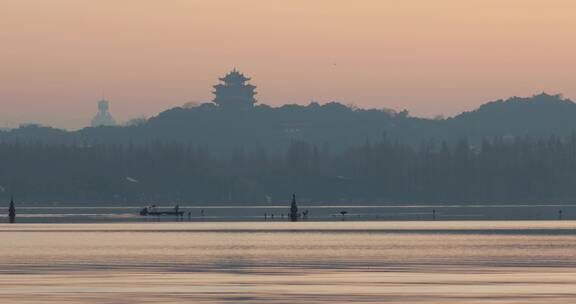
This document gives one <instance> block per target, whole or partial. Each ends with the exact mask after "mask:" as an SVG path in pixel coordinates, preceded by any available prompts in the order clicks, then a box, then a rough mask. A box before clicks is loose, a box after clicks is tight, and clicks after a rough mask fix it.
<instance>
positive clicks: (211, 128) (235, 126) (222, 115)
mask: <svg viewBox="0 0 576 304" xmlns="http://www.w3.org/2000/svg"><path fill="white" fill-rule="evenodd" d="M574 131H576V104H575V103H574V102H572V101H571V100H569V99H564V98H563V97H562V96H561V95H550V94H546V93H542V94H539V95H535V96H531V97H525V98H522V97H512V98H509V99H506V100H497V101H493V102H489V103H486V104H484V105H482V106H480V107H479V108H478V109H476V110H473V111H470V112H464V113H462V114H459V115H457V116H454V117H450V118H446V119H427V118H418V117H411V116H409V115H408V113H407V112H406V111H403V112H399V113H397V112H393V111H387V110H375V109H356V108H351V107H348V106H345V105H342V104H340V103H336V102H332V103H328V104H324V105H320V104H318V103H310V104H309V105H306V106H301V105H284V106H281V107H270V106H267V105H258V106H255V107H253V108H250V109H237V110H234V111H232V110H225V109H222V108H220V107H218V106H217V105H215V104H212V103H206V104H202V105H199V106H197V107H177V108H173V109H169V110H166V111H164V112H162V113H160V114H159V115H157V116H156V117H153V118H150V119H148V120H146V121H143V122H142V123H140V124H138V125H132V126H117V127H97V128H91V127H89V128H84V129H82V130H79V131H64V130H59V129H54V128H49V127H41V126H36V125H29V126H23V127H20V128H18V129H13V130H5V131H1V132H0V139H1V140H2V141H5V142H16V141H17V142H21V143H44V144H73V143H75V144H89V145H93V144H102V143H110V144H146V143H151V142H167V143H172V142H179V143H184V144H192V145H195V146H201V147H206V148H209V149H211V150H212V151H230V150H231V149H234V148H240V147H242V148H249V149H259V148H266V149H269V150H272V151H273V150H282V149H284V148H286V147H287V146H288V145H289V144H290V143H291V142H294V141H306V142H310V143H314V144H316V145H318V146H326V147H329V148H332V149H342V148H346V147H349V146H353V145H357V144H362V143H364V142H366V141H375V140H378V139H380V138H381V137H382V136H384V135H386V136H392V137H394V138H397V139H398V140H400V141H402V142H406V143H413V144H418V143H419V142H421V141H423V140H428V139H430V138H433V139H436V140H446V141H454V140H457V139H460V138H467V139H469V140H470V141H472V142H474V141H476V142H477V141H480V140H482V139H483V138H486V137H497V136H506V137H516V136H532V137H543V136H551V135H558V136H561V135H567V134H570V133H572V132H574Z"/></svg>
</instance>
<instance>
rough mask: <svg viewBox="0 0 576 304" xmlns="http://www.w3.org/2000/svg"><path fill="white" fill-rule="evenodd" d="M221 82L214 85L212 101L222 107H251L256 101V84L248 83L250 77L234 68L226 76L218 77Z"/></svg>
mask: <svg viewBox="0 0 576 304" xmlns="http://www.w3.org/2000/svg"><path fill="white" fill-rule="evenodd" d="M219 79H220V81H221V82H222V83H219V84H217V85H215V86H214V92H213V93H214V95H215V98H214V100H213V101H214V103H216V104H218V105H219V106H221V107H222V108H228V109H242V108H251V107H253V106H254V104H255V103H256V99H255V98H254V95H256V92H255V89H256V86H253V85H251V84H249V83H247V82H248V81H250V78H248V77H246V76H244V74H242V73H240V72H238V71H237V70H236V69H234V70H233V71H232V72H230V73H228V74H226V76H224V77H222V78H219Z"/></svg>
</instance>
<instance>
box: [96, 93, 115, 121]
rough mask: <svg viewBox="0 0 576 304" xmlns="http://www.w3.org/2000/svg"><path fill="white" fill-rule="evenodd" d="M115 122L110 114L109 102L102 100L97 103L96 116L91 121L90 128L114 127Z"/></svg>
mask: <svg viewBox="0 0 576 304" xmlns="http://www.w3.org/2000/svg"><path fill="white" fill-rule="evenodd" d="M115 125H116V121H115V120H114V118H113V117H112V115H111V114H110V102H109V101H108V100H106V99H102V100H100V101H99V102H98V114H96V116H94V118H93V119H92V127H100V126H115Z"/></svg>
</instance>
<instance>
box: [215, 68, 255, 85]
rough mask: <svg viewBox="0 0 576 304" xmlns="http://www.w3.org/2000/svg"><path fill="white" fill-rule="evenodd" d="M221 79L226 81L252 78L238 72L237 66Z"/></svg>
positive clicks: (242, 80) (244, 80)
mask: <svg viewBox="0 0 576 304" xmlns="http://www.w3.org/2000/svg"><path fill="white" fill-rule="evenodd" d="M219 79H220V80H221V81H224V82H246V81H249V80H250V78H249V77H246V76H244V74H242V73H240V72H238V71H237V70H236V68H234V70H232V71H231V72H229V73H228V74H226V76H224V77H222V78H219Z"/></svg>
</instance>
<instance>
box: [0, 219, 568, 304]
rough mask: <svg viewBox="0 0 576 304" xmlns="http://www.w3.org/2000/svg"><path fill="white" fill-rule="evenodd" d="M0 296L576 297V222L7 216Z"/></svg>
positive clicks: (96, 299) (127, 299)
mask: <svg viewBox="0 0 576 304" xmlns="http://www.w3.org/2000/svg"><path fill="white" fill-rule="evenodd" d="M0 240H1V241H2V246H0V302H2V303H191V302H202V303H222V302H225V303H239V302H245V303H297V302H302V303H383V302H384V303H576V259H575V258H576V223H573V222H570V221H548V222H546V221H535V222H530V221H522V222H521V221H519V222H489V221H484V222H316V223H314V222H301V223H288V222H269V223H265V222H261V223H238V222H236V223H131V224H16V225H0Z"/></svg>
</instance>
